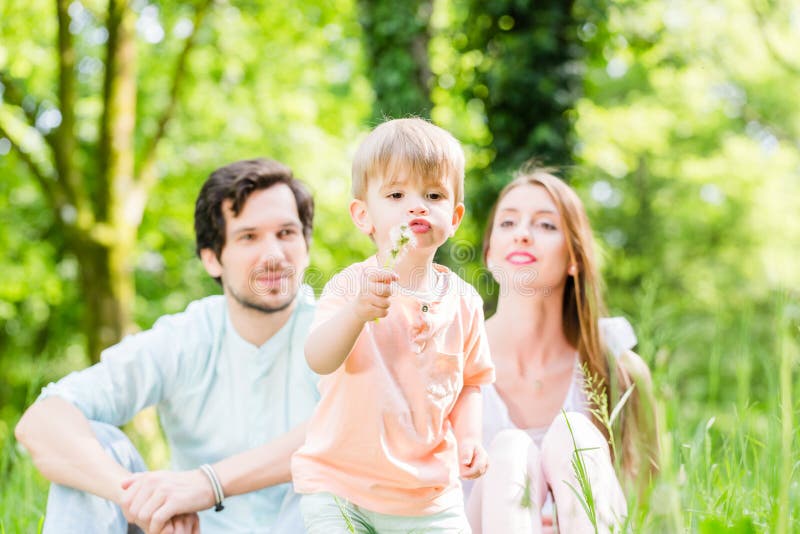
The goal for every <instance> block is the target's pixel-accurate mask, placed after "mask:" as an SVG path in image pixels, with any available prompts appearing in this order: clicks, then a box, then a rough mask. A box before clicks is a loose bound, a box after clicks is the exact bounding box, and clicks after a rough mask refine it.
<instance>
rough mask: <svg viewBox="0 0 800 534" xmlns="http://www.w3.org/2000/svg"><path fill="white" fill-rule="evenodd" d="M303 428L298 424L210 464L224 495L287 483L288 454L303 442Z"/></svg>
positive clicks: (288, 469) (290, 456)
mask: <svg viewBox="0 0 800 534" xmlns="http://www.w3.org/2000/svg"><path fill="white" fill-rule="evenodd" d="M306 425H307V423H302V424H300V425H298V426H296V427H294V428H293V429H292V430H290V431H289V432H287V433H286V434H284V435H282V436H280V437H279V438H276V439H274V440H272V441H270V442H269V443H266V444H265V445H262V446H260V447H258V448H255V449H250V450H248V451H244V452H241V453H239V454H236V455H234V456H231V457H229V458H226V459H224V460H221V461H219V462H217V463H216V464H214V466H213V467H214V470H215V471H216V473H217V476H218V477H219V479H220V482H221V483H222V488H223V491H224V493H225V495H226V496H232V495H241V494H243V493H248V492H250V491H255V490H259V489H262V488H266V487H268V486H274V485H275V484H281V483H283V482H289V481H290V480H291V479H292V473H291V458H292V454H294V452H295V451H296V450H297V449H299V448H300V446H301V445H302V444H303V442H304V441H305V438H306Z"/></svg>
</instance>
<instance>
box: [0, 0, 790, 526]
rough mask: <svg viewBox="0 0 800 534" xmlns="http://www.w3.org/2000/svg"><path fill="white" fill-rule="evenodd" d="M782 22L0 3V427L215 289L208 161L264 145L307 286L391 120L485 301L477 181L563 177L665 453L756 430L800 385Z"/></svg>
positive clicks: (591, 2)
mask: <svg viewBox="0 0 800 534" xmlns="http://www.w3.org/2000/svg"><path fill="white" fill-rule="evenodd" d="M798 36H800V6H798V5H797V3H796V2H792V1H791V0H750V1H741V0H698V1H693V2H687V1H679V0H675V1H670V2H662V1H656V0H641V1H624V2H610V1H607V0H573V1H569V2H565V1H549V0H547V1H544V0H543V1H539V2H533V1H530V0H527V1H526V0H491V1H486V2H477V1H473V0H424V1H423V0H414V1H409V2H388V1H384V0H357V1H356V0H330V1H320V0H307V1H303V2H294V3H270V4H269V5H268V6H267V5H266V4H264V3H262V2H258V1H253V0H243V1H237V0H216V1H206V0H193V1H191V2H162V1H150V0H132V1H130V2H125V1H122V0H111V1H101V0H74V1H71V2H70V1H66V0H59V1H54V0H28V1H26V2H16V1H12V0H0V97H1V98H2V99H1V100H0V220H2V221H3V224H2V225H0V248H2V250H3V251H4V254H3V255H2V256H0V269H2V273H3V277H2V280H3V282H2V283H0V442H3V443H6V442H8V440H9V439H10V435H11V429H12V427H13V424H14V422H15V421H16V418H17V417H18V416H19V413H20V411H21V410H22V409H23V407H24V406H25V405H26V404H27V403H29V402H30V401H31V400H32V399H33V398H35V396H36V394H37V392H38V390H39V389H40V387H41V386H42V385H43V384H44V383H46V382H47V381H50V380H53V379H56V378H58V377H60V376H62V375H63V374H65V373H66V372H69V371H70V370H72V369H77V368H81V367H83V366H85V365H88V364H89V363H90V362H91V361H93V360H94V359H96V358H97V356H98V354H99V350H100V349H101V348H102V347H103V346H105V345H108V344H110V343H112V342H113V341H114V340H115V339H118V338H119V337H120V336H121V335H122V334H123V333H125V332H127V331H130V330H131V329H133V328H147V327H148V326H149V325H151V324H152V322H153V321H154V319H155V318H156V317H158V316H159V315H161V314H163V313H171V312H176V311H180V310H182V309H183V308H184V307H185V305H186V304H187V303H188V302H189V301H190V300H192V299H194V298H197V297H200V296H203V295H206V294H208V293H210V292H217V291H218V288H217V286H216V285H215V284H214V283H213V282H212V281H211V280H210V279H208V277H207V276H206V275H205V273H204V272H203V270H202V268H201V266H200V264H199V262H198V261H197V260H196V259H195V258H194V253H193V235H192V214H193V203H194V198H195V196H196V193H197V191H198V189H199V186H200V184H201V183H202V182H203V180H204V179H205V177H206V176H207V175H208V173H209V172H211V171H212V170H213V169H215V168H216V167H218V166H220V165H222V164H225V163H227V162H230V161H233V160H236V159H242V158H249V157H255V156H268V157H274V158H276V159H278V160H280V161H283V162H285V163H287V164H288V165H289V166H291V167H292V168H293V169H294V170H295V172H296V174H297V175H298V176H299V177H301V178H303V179H304V180H306V181H307V183H309V185H310V186H311V188H312V189H313V190H314V192H315V194H316V199H317V203H318V215H317V219H316V229H315V234H314V243H313V256H312V260H313V262H312V268H311V269H310V270H309V273H308V277H307V281H308V282H309V283H310V284H311V285H313V286H314V287H315V288H317V289H320V288H321V287H322V285H323V284H324V282H325V281H326V280H327V278H328V277H329V276H330V274H332V273H333V272H335V271H336V270H337V269H338V268H340V267H341V266H343V265H346V264H348V263H350V262H352V261H354V260H355V259H356V258H359V257H363V256H364V255H366V254H368V253H369V252H370V250H371V244H370V243H369V240H367V239H365V238H363V236H360V235H357V234H356V233H355V232H353V230H352V227H351V224H350V222H349V220H348V219H347V217H344V216H343V214H344V213H345V206H346V202H347V200H348V198H349V165H350V160H351V157H352V154H353V151H354V149H355V147H356V146H357V144H358V142H359V141H360V139H361V137H362V136H363V135H364V133H365V132H366V131H368V129H369V128H370V127H372V126H374V125H375V124H376V123H377V122H378V121H380V120H382V119H383V118H385V117H398V116H405V115H409V114H413V115H418V116H423V117H427V118H430V119H431V120H433V121H434V122H435V123H437V124H439V125H441V126H443V127H445V128H447V129H449V130H450V131H452V132H453V133H454V134H455V135H456V136H457V137H458V138H459V139H460V140H461V141H462V142H463V144H464V146H465V150H466V151H467V156H468V171H467V205H468V215H467V219H466V220H465V223H464V224H463V225H462V228H461V230H460V231H459V233H458V235H457V237H456V239H454V240H451V242H450V243H449V244H448V246H447V247H446V248H445V249H444V250H443V251H442V252H441V253H440V254H439V257H438V259H439V261H442V262H444V263H446V264H448V265H449V266H451V267H452V268H454V269H456V270H457V272H459V273H460V274H462V276H464V277H465V278H466V279H467V280H468V281H470V282H472V283H474V284H475V285H476V287H478V289H479V290H480V291H481V292H482V293H483V294H484V296H485V297H486V301H487V307H488V309H489V310H491V308H492V305H493V299H494V294H493V292H494V286H493V285H492V283H491V281H490V280H489V277H488V276H487V275H486V273H485V272H484V271H483V270H482V268H481V266H480V257H479V256H480V253H479V251H480V235H481V233H482V229H483V227H484V224H485V216H486V213H487V211H488V208H489V206H490V205H491V203H492V202H493V200H494V195H495V193H496V192H497V191H498V190H499V189H500V188H501V187H502V185H503V184H504V183H506V182H507V181H508V180H509V179H510V175H511V173H512V172H513V170H514V169H515V168H517V167H518V166H519V165H520V164H521V163H522V162H524V161H525V160H527V159H529V158H537V159H539V160H540V161H542V162H543V163H546V164H554V165H558V166H561V168H562V170H563V172H562V175H563V176H564V177H565V178H567V179H568V180H569V181H570V183H571V184H572V185H573V186H575V187H576V188H577V189H578V191H579V193H580V195H581V197H582V198H583V199H584V201H585V203H586V205H587V207H588V209H589V211H590V215H591V218H592V221H593V225H594V228H595V231H596V238H597V243H598V246H599V247H600V248H601V250H602V251H603V258H604V269H603V272H604V275H605V277H606V281H607V286H608V300H609V304H610V308H611V309H612V311H613V312H614V313H621V314H624V315H626V316H628V317H629V318H630V319H631V321H632V322H633V324H634V326H635V328H636V331H637V334H638V336H639V339H640V344H639V348H638V350H639V352H640V353H641V354H642V355H643V357H644V358H645V360H646V361H648V362H649V363H650V364H651V366H652V367H653V369H654V375H655V377H656V385H657V389H658V391H659V393H660V395H661V396H662V398H664V399H665V406H679V408H665V413H664V417H665V419H666V423H667V427H668V428H670V429H679V430H675V434H674V435H672V434H671V436H672V437H674V439H675V440H676V441H675V443H676V444H675V445H674V447H675V448H676V449H680V445H679V443H681V442H682V441H681V440H685V439H688V438H687V436H692V435H695V434H696V435H698V436H701V437H702V435H704V434H703V432H702V431H699V430H698V432H699V433H695V434H693V433H694V432H695V431H694V428H695V425H701V426H702V425H703V424H705V421H706V419H707V418H708V417H709V414H710V413H714V414H717V417H716V419H715V420H716V423H715V425H716V426H715V428H719V429H720V432H725V431H732V430H733V429H734V428H735V427H737V425H738V426H744V427H747V428H746V430H747V431H748V432H751V431H752V433H753V435H760V434H763V433H764V432H765V431H766V429H768V428H771V427H769V425H770V424H771V423H770V421H772V419H774V415H770V414H774V413H776V412H775V410H777V406H778V405H780V403H783V404H782V405H781V406H783V405H787V404H786V403H789V404H788V405H787V406H790V407H791V406H794V404H792V402H793V401H792V400H791V399H792V398H794V399H796V398H797V396H798V395H799V394H800V391H798V385H797V379H796V374H797V373H796V372H794V371H791V372H790V378H791V380H790V384H791V387H790V388H789V398H788V399H787V398H786V395H787V393H786V391H785V390H786V388H785V386H781V384H780V380H781V378H780V377H781V375H780V373H779V372H778V369H780V368H781V367H780V366H781V364H782V363H783V364H786V363H787V362H788V363H790V364H796V357H797V351H796V346H797V343H796V341H797V324H798V320H800V306H799V305H798V299H797V288H798V287H800V269H799V268H798V267H800V266H799V265H798V259H797V258H798V250H800V217H798V212H799V211H800V210H799V209H798V208H800V200H798V199H800V107H798V105H797V102H798V95H800V56H799V55H798V54H797V50H800V37H798ZM787 340H788V341H787ZM789 367H790V369H793V366H792V365H790V366H789ZM791 373H794V374H791ZM782 388H783V389H782ZM779 391H780V392H781V393H780V395H779V394H778V392H779ZM792 395H793V397H792ZM731 406H735V407H736V411H735V412H734V411H733V410H731V409H730V407H731ZM720 407H724V409H720ZM773 408H774V409H775V410H773ZM751 409H752V410H756V413H757V414H760V415H758V417H754V418H753V419H748V420H747V421H746V423H743V422H742V421H741V420H740V419H739V418H738V415H737V414H739V415H740V414H741V413H742V412H744V411H748V410H751ZM770 410H772V411H770ZM789 413H790V414H791V413H792V412H791V410H790V411H789ZM704 418H706V419H704ZM698 428H700V426H698ZM706 432H708V429H706ZM793 436H794V437H793V439H794V442H791V443H794V445H792V446H793V447H794V448H793V449H790V453H791V458H794V459H795V460H796V458H797V453H796V452H793V451H796V450H797V445H796V440H797V439H798V438H797V436H796V433H795V434H793ZM698 439H699V438H698ZM776 447H777V445H776ZM770 451H772V449H770V447H769V446H767V445H763V446H762V448H761V449H759V450H758V454H766V453H768V452H770ZM781 451H783V449H781V450H777V449H776V450H775V451H773V452H775V454H777V455H778V456H780V455H781V454H783V455H785V454H786V452H785V451H784V452H781ZM673 452H674V455H673V458H678V459H680V455H681V454H682V453H681V452H680V450H675V451H673ZM754 454H755V453H754ZM677 461H678V460H676V462H677ZM777 465H778V467H776V469H780V465H783V464H780V463H778V464H777ZM0 468H2V465H0ZM675 472H676V473H677V472H678V471H677V468H676V471H675ZM676 476H677V475H676ZM709 476H711V475H709ZM764 476H765V477H766V479H768V480H773V479H772V478H769V477H775V476H777V475H775V474H774V473H773V474H771V475H769V476H766V475H764ZM776 480H777V479H776ZM672 482H674V483H675V484H676V485H679V481H678V480H673V481H672ZM770 484H772V482H770ZM775 484H778V485H780V484H783V483H782V482H781V483H780V484H779V483H778V482H775ZM769 487H770V488H773V487H774V488H777V487H778V486H776V485H770V486H769ZM781 487H783V486H781ZM788 491H789V490H788V489H781V490H780V491H778V490H777V489H776V492H777V493H776V495H777V494H778V493H780V494H781V495H784V494H785V495H787V498H788V495H789V494H788V493H786V492H788ZM797 491H798V490H795V493H794V494H792V495H794V496H795V497H798V496H797ZM781 492H783V493H781ZM755 493H756V492H754V495H755ZM753 498H754V499H755V500H759V499H760V500H761V501H764V500H765V499H766V500H769V499H770V498H769V497H763V496H758V497H753ZM781 498H782V497H781ZM798 498H800V497H798ZM709 499H710V500H709V503H708V504H707V507H709V508H713V507H714V506H719V505H718V504H714V503H713V502H712V501H711V498H710V497H709ZM773 501H774V499H773ZM773 501H770V502H772V504H771V506H773V507H774V505H775V503H774V502H773ZM695 504H696V503H695ZM697 506H700V505H697ZM765 506H766V505H765ZM770 509H773V508H770ZM771 524H772V525H775V524H777V523H775V522H773V523H771Z"/></svg>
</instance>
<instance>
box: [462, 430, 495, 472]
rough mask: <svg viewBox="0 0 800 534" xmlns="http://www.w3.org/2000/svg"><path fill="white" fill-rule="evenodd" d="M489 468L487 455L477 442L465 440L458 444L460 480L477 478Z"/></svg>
mask: <svg viewBox="0 0 800 534" xmlns="http://www.w3.org/2000/svg"><path fill="white" fill-rule="evenodd" d="M488 468H489V455H488V454H487V453H486V449H484V448H483V445H481V444H480V442H479V441H477V440H474V439H465V440H462V441H461V442H459V444H458V471H459V475H460V476H461V478H478V477H479V476H482V475H483V474H484V473H485V472H486V470H487V469H488Z"/></svg>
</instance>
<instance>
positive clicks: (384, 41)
mask: <svg viewBox="0 0 800 534" xmlns="http://www.w3.org/2000/svg"><path fill="white" fill-rule="evenodd" d="M358 5H359V22H360V23H361V27H362V31H363V38H364V51H365V54H366V56H367V72H368V73H369V77H370V81H371V82H372V89H373V91H374V92H375V103H374V106H373V108H374V109H373V118H372V121H371V123H373V124H377V123H379V122H381V121H383V120H384V119H386V118H398V117H407V116H410V115H413V116H417V117H428V116H429V115H430V110H431V102H430V98H429V96H428V95H429V92H430V83H431V72H430V68H429V67H428V39H429V34H428V20H429V18H430V15H431V9H432V2H431V0H413V1H408V2H394V1H392V0H359V2H358Z"/></svg>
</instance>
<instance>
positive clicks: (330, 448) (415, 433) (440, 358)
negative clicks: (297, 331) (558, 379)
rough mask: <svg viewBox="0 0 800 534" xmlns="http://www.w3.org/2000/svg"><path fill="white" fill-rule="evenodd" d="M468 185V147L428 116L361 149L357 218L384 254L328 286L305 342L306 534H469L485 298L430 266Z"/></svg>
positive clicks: (484, 356) (480, 460)
mask: <svg viewBox="0 0 800 534" xmlns="http://www.w3.org/2000/svg"><path fill="white" fill-rule="evenodd" d="M463 186H464V153H463V151H462V149H461V146H460V145H459V143H458V141H456V140H455V138H453V136H452V135H450V134H449V133H447V132H446V131H444V130H442V129H441V128H439V127H437V126H434V125H432V124H430V123H428V122H426V121H424V120H421V119H398V120H392V121H388V122H385V123H383V124H381V125H380V126H378V127H377V128H375V130H373V131H372V133H370V134H369V136H367V138H366V139H365V140H364V142H363V143H362V144H361V146H360V147H359V149H358V152H357V153H356V156H355V160H354V162H353V196H354V200H353V201H352V202H351V203H350V216H351V218H352V219H353V222H354V223H355V225H356V227H357V228H358V229H359V230H360V231H361V232H363V233H365V234H367V235H369V236H370V237H371V238H372V240H373V241H374V242H375V244H376V245H377V249H378V251H377V254H376V255H375V256H374V257H371V258H368V259H367V260H365V261H363V262H361V263H356V264H354V265H351V266H350V267H348V268H346V269H344V270H343V271H342V272H340V273H338V274H337V275H336V276H334V277H333V278H332V279H331V281H330V282H329V283H328V285H327V286H326V287H325V290H324V292H323V294H322V298H321V299H320V301H319V304H318V306H317V312H316V315H315V318H314V323H313V324H312V326H311V332H310V334H309V336H308V338H307V341H306V345H305V353H306V360H307V361H308V363H309V365H310V366H311V368H312V369H313V370H314V371H316V372H317V373H320V374H322V375H325V376H323V377H322V379H321V380H320V383H319V389H320V393H321V397H322V398H321V401H320V403H319V406H318V408H317V410H316V412H315V413H314V415H313V416H312V418H311V421H310V422H309V427H308V433H307V436H306V442H305V445H303V447H301V448H300V450H298V451H297V452H296V453H295V455H294V456H293V458H292V477H293V480H294V485H295V489H296V491H297V492H298V493H302V494H304V495H303V497H302V500H301V505H300V506H301V510H302V512H303V519H304V521H305V523H306V528H307V530H308V532H309V534H316V533H320V534H321V533H325V534H328V533H330V532H342V533H344V532H350V530H349V527H348V526H349V525H352V527H353V528H354V529H355V531H356V532H378V533H381V532H392V533H394V532H403V533H405V532H410V531H415V532H425V533H432V532H441V533H457V532H469V531H470V530H469V525H468V524H467V521H466V519H465V515H464V506H463V498H462V493H461V490H460V483H459V481H458V476H459V475H460V476H461V477H463V478H476V477H479V476H481V475H482V474H483V473H484V472H485V470H486V468H487V460H486V458H487V457H486V451H485V450H484V449H483V447H482V446H481V397H480V386H481V385H482V384H487V383H491V382H492V381H493V380H494V367H493V365H492V363H491V360H490V358H489V350H488V345H487V342H486V334H485V331H484V325H483V310H482V302H481V299H480V297H479V296H478V294H477V293H476V291H475V290H474V288H472V286H470V285H469V284H467V283H466V282H464V281H463V280H461V279H460V278H459V277H458V276H456V275H455V274H454V273H453V272H451V271H450V270H449V269H447V268H446V267H443V266H440V265H436V264H434V263H433V256H434V254H435V253H436V250H437V249H438V248H439V247H440V246H441V245H442V244H443V243H444V242H445V241H446V240H447V239H448V238H449V237H451V236H452V235H453V234H454V232H455V230H456V229H457V228H458V225H459V223H460V222H461V218H462V217H463V215H464V204H463V203H462V200H463ZM400 228H402V232H401V234H402V236H403V238H402V239H398V238H397V233H398V232H399V231H400V230H399V229H400ZM389 267H391V268H389Z"/></svg>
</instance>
